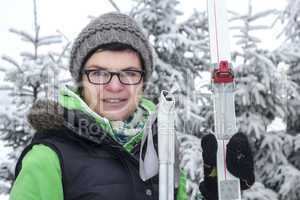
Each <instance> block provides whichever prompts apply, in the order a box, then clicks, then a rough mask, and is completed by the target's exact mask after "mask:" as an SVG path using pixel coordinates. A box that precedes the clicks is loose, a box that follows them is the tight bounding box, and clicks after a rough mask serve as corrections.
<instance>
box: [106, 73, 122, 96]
mask: <svg viewBox="0 0 300 200" xmlns="http://www.w3.org/2000/svg"><path fill="white" fill-rule="evenodd" d="M105 88H106V89H107V90H109V91H112V92H119V91H121V90H123V89H124V84H122V83H121V82H120V80H119V78H118V76H117V75H114V76H113V77H112V78H111V80H110V82H109V83H108V84H106V87H105Z"/></svg>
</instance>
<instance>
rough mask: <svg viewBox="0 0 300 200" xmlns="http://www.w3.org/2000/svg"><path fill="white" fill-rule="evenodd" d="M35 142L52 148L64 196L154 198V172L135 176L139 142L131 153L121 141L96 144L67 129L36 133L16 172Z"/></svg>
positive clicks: (79, 199) (82, 199)
mask: <svg viewBox="0 0 300 200" xmlns="http://www.w3.org/2000/svg"><path fill="white" fill-rule="evenodd" d="M154 139H155V143H156V144H157V137H156V138H154ZM36 144H44V145H46V146H48V147H50V148H51V149H52V150H53V151H55V152H56V154H57V156H58V158H59V160H60V166H61V172H62V184H63V193H64V200H158V176H156V177H154V178H152V179H150V180H148V181H146V182H143V181H142V180H141V178H140V176H139V165H138V155H139V146H137V147H136V148H135V149H134V151H133V155H131V154H129V153H128V152H126V150H125V149H124V148H123V147H122V146H121V145H116V144H111V145H103V144H96V143H94V142H91V141H88V140H86V139H84V138H81V137H79V136H77V135H75V134H74V133H73V132H71V131H70V130H67V129H65V130H52V131H46V132H42V133H37V134H36V135H35V136H34V138H33V140H32V142H31V144H30V145H29V146H27V147H26V148H25V149H24V151H23V152H22V154H21V156H20V158H19V160H18V163H17V167H16V176H17V175H18V173H19V171H20V170H21V168H22V166H21V163H22V159H23V157H24V156H25V155H26V153H27V152H28V151H29V150H30V149H31V148H32V146H33V145H36ZM45 181H46V180H45Z"/></svg>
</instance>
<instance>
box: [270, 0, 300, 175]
mask: <svg viewBox="0 0 300 200" xmlns="http://www.w3.org/2000/svg"><path fill="white" fill-rule="evenodd" d="M299 13H300V1H299V0H294V1H291V0H290V1H288V4H287V6H286V8H285V9H284V10H283V12H282V15H281V20H282V23H283V25H284V27H283V32H282V35H281V36H282V37H284V39H285V40H284V42H283V43H282V45H281V46H280V47H279V48H278V49H277V50H276V51H275V54H276V59H277V60H278V62H281V64H282V65H283V66H285V68H286V70H285V74H284V75H285V77H286V81H289V82H293V83H294V84H295V86H294V88H293V90H285V93H284V96H285V103H286V108H287V109H286V112H287V114H286V121H287V133H288V134H290V135H294V136H295V137H294V138H293V139H294V141H293V146H292V147H293V148H292V149H291V152H290V155H289V161H290V162H291V163H293V164H294V165H295V166H296V167H297V168H298V169H299V170H300V146H299V144H300V137H299V133H300V125H299V124H300V123H299V120H300V78H299V77H300V25H299V24H300V14H299Z"/></svg>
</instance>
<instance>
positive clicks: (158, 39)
mask: <svg viewBox="0 0 300 200" xmlns="http://www.w3.org/2000/svg"><path fill="white" fill-rule="evenodd" d="M178 3H179V1H177V0H163V1H161V0H160V1H158V0H154V1H149V0H141V1H138V6H137V7H135V8H134V9H133V10H132V11H131V15H132V16H134V17H135V18H136V20H137V21H138V22H139V23H140V24H141V25H142V27H143V28H144V30H145V31H146V33H147V34H148V37H149V39H150V41H151V43H152V45H153V47H154V53H155V67H154V73H153V79H152V80H151V81H149V85H148V86H147V90H146V91H147V94H148V95H149V97H150V98H152V99H154V100H155V101H157V97H158V96H159V95H158V94H159V93H160V91H161V90H162V89H165V90H169V91H171V92H174V93H175V94H176V98H177V102H178V105H177V108H178V110H177V114H178V123H177V125H178V128H179V130H180V131H181V132H184V133H188V134H197V133H198V134H199V132H200V130H199V129H200V127H201V126H199V125H200V124H201V123H202V122H203V118H200V117H199V115H198V113H199V105H197V103H196V99H195V91H194V90H195V82H194V79H195V77H197V76H198V77H199V76H200V72H201V71H203V70H204V69H207V68H208V50H209V47H208V37H207V36H208V32H207V31H208V28H207V18H206V14H204V13H200V12H197V11H195V12H194V13H193V15H191V16H190V18H188V19H187V20H185V21H183V22H181V23H179V22H178V18H179V17H180V16H181V15H182V13H181V12H180V11H179V10H177V5H178ZM203 98H204V97H203Z"/></svg>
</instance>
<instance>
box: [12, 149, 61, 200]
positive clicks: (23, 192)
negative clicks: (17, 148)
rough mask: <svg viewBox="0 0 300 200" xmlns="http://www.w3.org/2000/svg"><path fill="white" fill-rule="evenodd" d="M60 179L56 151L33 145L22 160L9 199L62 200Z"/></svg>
mask: <svg viewBox="0 0 300 200" xmlns="http://www.w3.org/2000/svg"><path fill="white" fill-rule="evenodd" d="M61 180H62V179H61V169H60V163H59V159H58V157H57V155H56V153H55V152H54V151H53V150H52V149H50V148H49V147H47V146H45V145H34V146H33V147H32V149H31V150H30V151H29V152H28V153H27V154H26V156H25V157H24V159H23V161H22V169H21V171H20V173H19V175H18V177H17V179H16V181H15V183H14V185H13V187H12V190H11V193H10V198H9V200H63V199H64V197H63V188H62V182H61Z"/></svg>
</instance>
